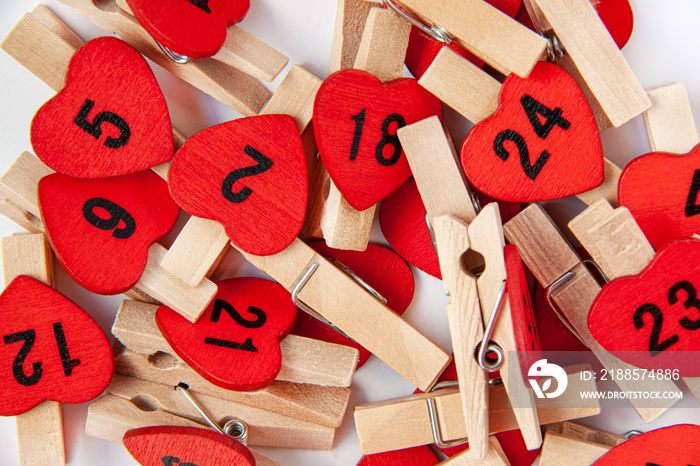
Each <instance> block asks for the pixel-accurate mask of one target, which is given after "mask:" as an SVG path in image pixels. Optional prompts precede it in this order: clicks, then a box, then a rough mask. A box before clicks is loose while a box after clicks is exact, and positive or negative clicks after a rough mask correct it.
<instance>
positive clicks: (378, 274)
mask: <svg viewBox="0 0 700 466" xmlns="http://www.w3.org/2000/svg"><path fill="white" fill-rule="evenodd" d="M309 246H311V247H312V248H313V249H314V251H316V252H317V253H319V254H321V255H322V256H325V257H328V258H331V259H333V260H336V261H338V262H339V263H338V266H340V267H341V268H342V266H345V267H347V268H349V269H350V270H352V271H353V272H355V274H357V276H359V277H360V278H361V279H362V280H364V281H365V282H366V283H367V284H369V286H371V287H372V288H373V289H374V290H375V291H377V292H378V293H379V294H380V295H382V296H383V297H384V298H385V299H386V301H387V302H386V305H387V306H388V307H389V308H391V309H393V310H394V311H395V312H396V313H397V314H399V315H400V314H403V313H404V311H405V310H406V308H407V307H408V305H409V304H411V300H412V299H413V291H414V288H415V284H414V281H413V274H412V273H411V269H410V268H409V267H408V264H406V262H405V261H404V260H403V259H401V257H399V256H398V255H397V254H396V253H394V252H392V251H390V250H389V249H387V248H384V247H382V246H378V245H376V244H372V243H370V244H368V245H367V249H365V250H364V251H350V250H342V249H333V248H330V247H328V245H326V243H325V242H324V241H317V242H314V243H311V244H310V245H309ZM290 299H291V298H290ZM291 333H293V334H295V335H300V336H303V337H308V338H315V339H316V340H323V341H327V342H330V343H337V344H340V345H345V346H351V347H353V348H357V349H358V350H359V351H360V359H359V361H358V363H357V368H358V369H359V368H360V367H362V365H363V364H364V363H365V362H367V359H368V358H369V357H370V355H371V353H370V352H369V351H367V350H366V349H365V348H364V347H363V346H362V345H360V344H359V343H357V342H354V341H352V340H349V339H347V338H345V337H344V336H343V335H341V334H339V333H338V332H336V331H335V330H333V329H332V328H330V327H328V326H327V325H326V324H324V323H322V322H321V321H319V320H318V319H315V318H313V317H311V316H310V315H308V314H306V313H305V312H299V314H298V315H297V322H296V325H295V326H294V329H293V330H292V332H291Z"/></svg>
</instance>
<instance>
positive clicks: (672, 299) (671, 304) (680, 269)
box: [588, 239, 700, 377]
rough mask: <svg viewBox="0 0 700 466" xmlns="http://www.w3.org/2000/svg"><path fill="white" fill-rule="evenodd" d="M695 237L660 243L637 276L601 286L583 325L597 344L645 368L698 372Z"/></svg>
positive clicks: (699, 274)
mask: <svg viewBox="0 0 700 466" xmlns="http://www.w3.org/2000/svg"><path fill="white" fill-rule="evenodd" d="M696 287H697V288H700V240H697V239H682V240H676V241H673V242H671V243H669V244H668V245H666V246H665V247H664V248H663V249H662V250H660V251H659V252H658V253H657V254H656V255H655V256H654V259H652V261H651V262H650V263H649V265H647V266H646V267H645V268H644V270H642V272H640V273H639V274H638V275H634V276H630V277H620V278H616V279H615V280H613V281H611V282H610V283H608V284H607V285H605V286H604V287H603V289H602V291H601V292H600V293H599V294H598V296H597V297H596V299H595V301H594V302H593V305H592V306H591V310H590V312H589V314H588V328H589V329H590V330H591V334H592V335H593V337H594V338H595V339H596V340H597V341H598V342H599V343H600V344H601V345H603V347H604V348H605V349H606V350H608V351H610V352H614V354H615V356H617V357H618V358H620V359H622V360H623V361H625V362H628V363H630V364H634V365H635V366H637V367H642V368H645V369H649V370H656V369H663V370H674V369H678V372H679V373H680V375H681V376H682V377H698V376H700V366H698V364H697V357H696V356H695V355H694V354H692V353H687V352H688V351H700V332H697V329H700V300H698V299H697V296H696V295H697V288H696ZM647 314H648V315H647Z"/></svg>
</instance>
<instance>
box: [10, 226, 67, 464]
mask: <svg viewBox="0 0 700 466" xmlns="http://www.w3.org/2000/svg"><path fill="white" fill-rule="evenodd" d="M53 260H54V259H53V252H52V251H51V248H49V245H48V244H47V242H46V239H45V238H44V235H42V234H21V235H14V236H9V237H5V238H2V268H3V278H4V281H5V285H6V286H7V284H9V283H10V282H11V281H12V280H14V279H15V278H16V277H17V276H19V275H28V276H30V277H32V278H35V279H37V280H39V281H41V282H43V283H45V284H47V285H49V286H53V284H54V275H53V274H54V269H53V264H54V262H53ZM5 377H7V375H6V376H5ZM16 419H17V444H18V450H19V462H20V464H21V465H33V464H45V465H51V466H53V465H55V466H63V465H64V464H66V454H65V448H64V442H63V414H62V410H61V405H60V403H57V402H55V401H44V402H43V403H41V404H39V405H38V406H36V407H35V408H33V409H31V410H29V411H27V412H26V413H23V414H20V415H19V416H17V417H16Z"/></svg>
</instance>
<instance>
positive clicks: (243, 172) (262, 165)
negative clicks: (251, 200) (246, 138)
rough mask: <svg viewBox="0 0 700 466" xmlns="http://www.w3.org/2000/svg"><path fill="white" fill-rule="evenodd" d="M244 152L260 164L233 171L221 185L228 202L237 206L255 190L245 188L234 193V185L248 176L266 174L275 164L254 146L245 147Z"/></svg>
mask: <svg viewBox="0 0 700 466" xmlns="http://www.w3.org/2000/svg"><path fill="white" fill-rule="evenodd" d="M243 152H244V153H245V154H246V155H247V156H249V157H250V158H252V159H253V160H255V161H256V162H258V164H257V165H253V166H252V167H244V168H239V169H238V170H233V171H232V172H231V173H229V174H228V175H226V178H224V182H223V184H222V185H221V193H222V194H223V195H224V197H225V198H226V199H227V200H228V201H231V202H233V203H235V204H240V203H241V202H243V201H245V200H246V199H248V197H249V196H250V195H251V194H253V190H252V189H250V188H249V187H248V186H244V187H243V189H241V190H240V191H239V192H237V193H234V192H233V184H234V183H235V182H236V181H238V180H240V179H241V178H246V177H248V176H255V175H259V174H261V173H264V172H266V171H268V170H269V169H270V168H272V165H273V164H274V162H273V161H272V160H271V159H269V158H267V157H265V155H263V153H262V152H260V151H259V150H257V149H255V148H254V147H252V146H245V148H244V149H243Z"/></svg>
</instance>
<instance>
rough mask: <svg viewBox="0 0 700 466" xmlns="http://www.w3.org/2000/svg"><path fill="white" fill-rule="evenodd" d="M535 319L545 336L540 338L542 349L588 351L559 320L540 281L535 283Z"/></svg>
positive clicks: (538, 329)
mask: <svg viewBox="0 0 700 466" xmlns="http://www.w3.org/2000/svg"><path fill="white" fill-rule="evenodd" d="M535 319H536V321H537V331H538V332H539V334H540V335H544V336H545V338H542V339H541V340H540V344H541V346H542V351H588V349H586V347H585V346H583V344H582V343H581V342H580V341H578V339H577V338H576V337H575V336H574V334H573V333H571V332H570V331H569V329H568V328H566V326H565V325H564V324H563V323H562V321H561V320H559V317H557V315H556V314H555V313H554V310H553V309H552V307H551V306H550V305H549V303H548V302H547V297H546V293H545V290H544V288H542V286H541V285H540V284H539V283H536V284H535Z"/></svg>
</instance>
